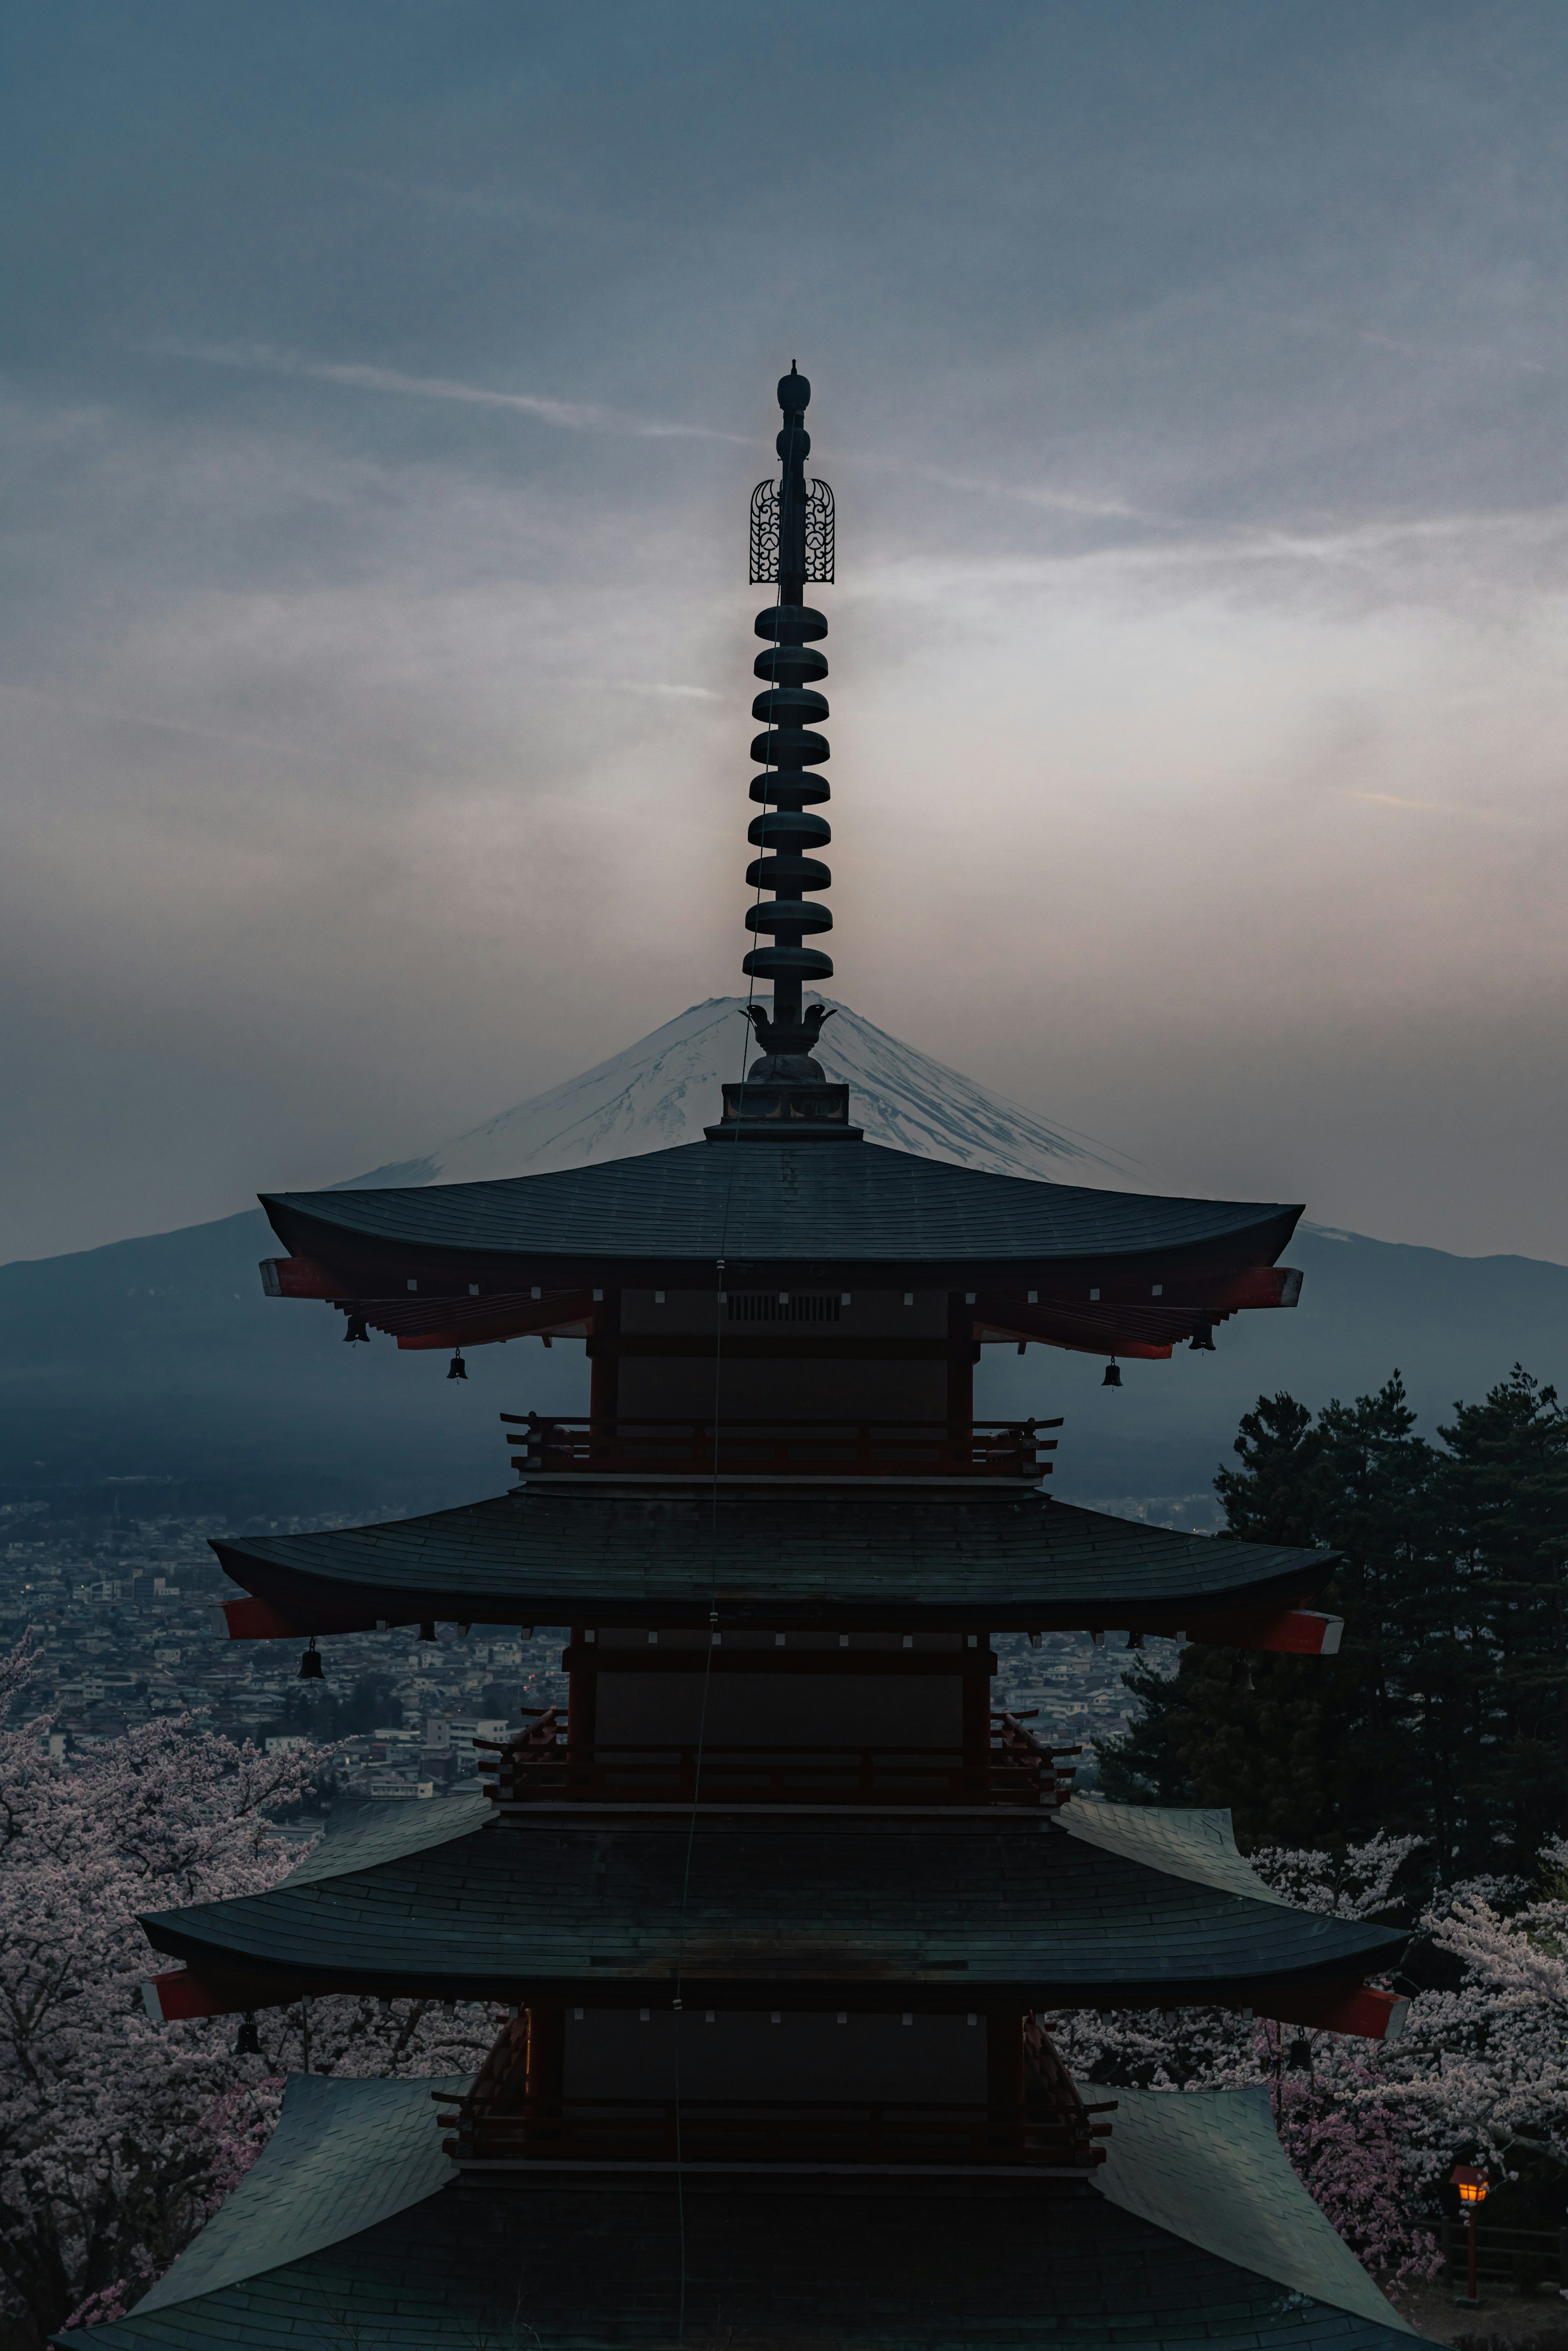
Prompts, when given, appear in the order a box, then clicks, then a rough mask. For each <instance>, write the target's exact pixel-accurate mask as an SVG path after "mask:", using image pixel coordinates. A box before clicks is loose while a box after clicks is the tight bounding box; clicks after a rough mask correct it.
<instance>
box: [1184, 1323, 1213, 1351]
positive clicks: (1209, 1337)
mask: <svg viewBox="0 0 1568 2351" xmlns="http://www.w3.org/2000/svg"><path fill="white" fill-rule="evenodd" d="M1214 1352H1215V1348H1214V1328H1213V1325H1212V1324H1211V1323H1208V1322H1206V1323H1205V1324H1204V1325H1203V1327H1202V1329H1201V1330H1198V1331H1195V1332H1193V1334H1192V1338H1191V1340H1190V1342H1189V1343H1188V1345H1187V1353H1188V1354H1189V1355H1212V1354H1213V1353H1214Z"/></svg>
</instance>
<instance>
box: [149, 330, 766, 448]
mask: <svg viewBox="0 0 1568 2351" xmlns="http://www.w3.org/2000/svg"><path fill="white" fill-rule="evenodd" d="M153 348H154V349H156V350H161V351H162V352H165V353H167V354H168V355H169V356H170V357H171V358H175V359H185V360H197V361H199V362H200V363H201V364H203V365H204V366H207V367H223V368H237V369H240V370H242V371H246V372H248V373H251V374H256V375H279V376H292V377H295V378H297V379H301V380H306V381H314V382H317V383H335V384H340V385H341V386H342V387H343V388H344V390H345V391H349V392H392V393H394V394H396V395H398V396H399V397H401V398H402V399H407V400H450V401H456V402H460V403H461V404H462V405H464V406H465V407H469V408H497V409H504V410H507V411H509V412H510V413H512V414H514V415H518V416H531V417H533V418H535V419H537V421H538V423H541V424H555V425H559V427H560V428H561V430H562V431H563V432H567V433H614V434H623V435H626V436H629V437H630V438H631V439H632V440H646V441H728V442H731V443H734V444H737V445H738V446H741V447H745V446H747V445H748V444H747V442H746V440H745V438H744V436H743V435H742V434H736V433H720V432H717V431H716V430H715V429H714V428H713V427H712V426H710V425H706V424H673V423H664V422H662V421H661V420H659V419H657V418H650V417H642V416H637V415H633V414H632V413H629V412H626V411H623V410H619V409H613V408H603V407H601V406H599V405H598V404H597V403H595V402H591V401H580V400H544V399H541V398H539V397H538V395H537V394H535V393H533V392H497V391H495V390H493V389H492V388H491V387H490V386H489V385H486V384H476V383H455V382H454V381H452V380H451V379H450V378H448V377H444V376H424V375H404V374H402V373H401V372H400V371H398V370H397V369H395V368H382V367H369V366H365V365H363V364H361V363H360V362H358V361H352V360H328V359H309V358H307V357H305V356H303V355H302V354H300V353H299V352H297V351H282V350H269V349H267V346H266V345H265V344H259V343H258V344H254V345H250V346H244V345H238V344H225V343H194V342H167V343H162V344H159V345H156V346H153Z"/></svg>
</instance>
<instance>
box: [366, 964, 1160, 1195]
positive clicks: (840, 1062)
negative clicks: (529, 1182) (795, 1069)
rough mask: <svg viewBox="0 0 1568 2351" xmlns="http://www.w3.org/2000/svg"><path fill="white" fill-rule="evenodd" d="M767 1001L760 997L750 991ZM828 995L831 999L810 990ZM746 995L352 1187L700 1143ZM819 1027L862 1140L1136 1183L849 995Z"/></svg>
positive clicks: (449, 1178)
mask: <svg viewBox="0 0 1568 2351" xmlns="http://www.w3.org/2000/svg"><path fill="white" fill-rule="evenodd" d="M811 1000H813V1001H816V1002H820V1003H824V1004H827V1003H832V998H829V997H821V998H812V999H811ZM758 1001H759V1002H767V1001H768V999H767V998H758ZM744 1002H745V998H742V997H738V996H716V997H710V998H708V1000H707V1002H706V1004H694V1005H693V1006H692V1008H691V1009H690V1010H689V1011H687V1012H683V1013H682V1014H681V1015H680V1016H679V1018H678V1019H674V1020H668V1021H666V1022H665V1024H664V1027H663V1028H662V1029H654V1030H653V1033H652V1035H651V1036H647V1037H644V1038H643V1039H642V1040H641V1041H640V1042H639V1043H637V1044H635V1045H629V1046H628V1047H627V1048H626V1050H625V1051H624V1052H621V1053H616V1054H614V1055H613V1056H612V1058H611V1059H610V1060H609V1061H601V1062H600V1063H599V1064H598V1066H597V1068H595V1069H591V1070H585V1071H583V1073H582V1075H581V1076H580V1077H577V1078H569V1079H568V1080H567V1081H566V1083H565V1084H564V1085H559V1086H552V1087H551V1088H550V1089H549V1092H548V1093H542V1094H535V1095H533V1096H532V1097H531V1098H530V1100H528V1102H518V1103H517V1106H516V1108H515V1109H512V1110H507V1111H502V1112H501V1113H499V1115H498V1116H497V1117H496V1118H491V1119H486V1122H485V1123H484V1125H483V1126H476V1127H471V1128H470V1129H469V1131H468V1133H467V1134H459V1135H456V1136H455V1137H454V1138H453V1140H452V1141H451V1142H450V1143H444V1144H439V1145H438V1146H437V1147H436V1149H435V1150H434V1151H432V1152H429V1153H427V1154H426V1155H425V1156H424V1157H423V1158H421V1159H407V1160H402V1161H400V1162H398V1163H397V1164H396V1165H391V1166H385V1167H377V1168H374V1169H372V1171H371V1173H370V1174H369V1175H360V1176H356V1177H353V1178H352V1179H351V1181H352V1182H353V1183H354V1184H356V1185H359V1186H372V1185H373V1186H386V1185H393V1184H407V1185H417V1184H476V1183H485V1182H489V1181H493V1180H494V1179H496V1178H497V1177H499V1176H506V1175H545V1174H548V1173H549V1171H550V1170H551V1169H552V1168H557V1167H587V1166H591V1165H593V1164H594V1163H595V1162H597V1161H600V1160H604V1159H629V1158H632V1157H634V1156H635V1155H637V1154H639V1153H640V1152H644V1151H666V1150H668V1149H670V1148H671V1147H672V1146H673V1145H674V1144H680V1143H700V1142H701V1141H702V1139H703V1129H704V1127H705V1126H708V1125H711V1124H713V1123H714V1122H715V1121H716V1119H717V1117H718V1114H719V1108H720V1096H719V1088H720V1086H721V1084H723V1083H724V1082H726V1081H731V1082H733V1081H735V1080H736V1079H737V1078H740V1077H743V1076H744V1075H745V1073H746V1069H747V1063H748V1062H749V1061H750V1060H751V1059H752V1058H753V1056H754V1055H755V1053H756V1050H757V1048H756V1046H755V1044H754V1043H753V1042H752V1040H751V1037H750V1032H749V1031H748V1030H747V1029H745V1028H744V1026H743V1025H742V1023H741V1021H740V1020H739V1019H737V1014H738V1013H739V1011H740V1009H741V1007H742V1005H743V1003H744ZM833 1010H834V1012H835V1014H836V1016H837V1017H836V1018H835V1019H833V1020H831V1021H830V1022H829V1023H828V1025H827V1027H826V1028H825V1029H823V1031H822V1041H821V1047H820V1048H819V1051H818V1058H819V1060H820V1061H821V1064H822V1067H823V1069H824V1070H825V1071H826V1072H827V1074H828V1076H829V1077H830V1078H834V1079H837V1080H839V1081H841V1082H843V1081H847V1082H848V1084H849V1085H850V1087H851V1088H852V1092H851V1095H850V1114H851V1117H852V1120H853V1121H854V1123H855V1124H856V1125H857V1126H861V1127H863V1128H864V1130H865V1134H866V1139H867V1141H868V1142H871V1143H883V1144H890V1145H891V1146H892V1147H893V1149H894V1150H896V1151H910V1152H915V1153H917V1154H918V1155H920V1156H922V1157H923V1158H927V1159H945V1160H948V1161H951V1162H954V1163H956V1165H959V1166H963V1167H978V1168H982V1169H985V1170H986V1171H988V1173H991V1174H993V1175H1027V1176H1030V1177H1033V1178H1035V1179H1036V1180H1037V1181H1038V1180H1039V1179H1040V1178H1042V1177H1043V1178H1044V1179H1045V1180H1047V1181H1048V1182H1049V1181H1052V1180H1054V1181H1055V1182H1057V1183H1066V1184H1110V1183H1114V1184H1116V1185H1117V1186H1123V1187H1124V1186H1127V1185H1128V1184H1129V1183H1131V1184H1132V1185H1133V1186H1134V1188H1137V1186H1138V1177H1137V1173H1136V1171H1135V1170H1134V1169H1133V1168H1132V1167H1131V1166H1130V1165H1128V1163H1126V1162H1125V1161H1124V1160H1123V1159H1122V1158H1121V1157H1120V1155H1118V1154H1116V1153H1115V1152H1113V1151H1111V1150H1109V1149H1107V1148H1106V1147H1104V1146H1103V1145H1102V1144H1095V1143H1092V1142H1091V1141H1090V1140H1089V1139H1088V1137H1086V1136H1084V1135H1080V1134H1072V1133H1071V1131H1069V1130H1068V1129H1065V1128H1061V1127H1053V1126H1048V1125H1047V1124H1046V1123H1045V1121H1044V1120H1043V1119H1040V1118H1037V1117H1036V1116H1035V1115H1034V1113H1032V1112H1031V1111H1028V1110H1025V1109H1024V1108H1023V1107H1022V1106H1021V1105H1020V1104H1019V1103H1018V1102H1012V1101H1009V1098H1008V1096H1007V1095H1005V1094H997V1093H992V1092H988V1089H987V1088H985V1087H983V1086H977V1085H976V1084H975V1082H974V1081H973V1080H972V1079H969V1078H966V1077H961V1076H960V1075H959V1073H958V1072H957V1071H956V1070H949V1069H947V1068H946V1067H945V1066H944V1065H943V1063H942V1062H940V1061H932V1060H931V1059H930V1058H929V1056H928V1055H926V1054H925V1053H922V1052H919V1051H918V1050H916V1049H915V1046H913V1045H905V1044H904V1043H902V1042H901V1041H900V1040H899V1039H898V1038H896V1037H890V1036H888V1034H887V1033H886V1031H885V1030H884V1029H877V1028H874V1027H873V1024H872V1023H871V1022H870V1021H869V1020H862V1018H861V1016H860V1014H859V1013H858V1012H854V1011H852V1010H851V1008H850V1007H849V1006H848V1005H847V1004H834V1005H833Z"/></svg>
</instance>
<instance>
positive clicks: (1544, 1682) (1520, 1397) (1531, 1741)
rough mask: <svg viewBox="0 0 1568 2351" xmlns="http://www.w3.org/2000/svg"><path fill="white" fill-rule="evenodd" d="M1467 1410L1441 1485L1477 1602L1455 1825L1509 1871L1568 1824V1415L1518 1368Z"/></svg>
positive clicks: (1448, 1432)
mask: <svg viewBox="0 0 1568 2351" xmlns="http://www.w3.org/2000/svg"><path fill="white" fill-rule="evenodd" d="M1454 1414H1455V1417H1454V1420H1453V1423H1452V1425H1451V1426H1448V1427H1447V1428H1444V1429H1440V1430H1439V1432H1438V1434H1439V1435H1440V1437H1442V1439H1443V1442H1444V1445H1445V1447H1447V1451H1446V1454H1445V1455H1444V1456H1443V1457H1442V1458H1441V1460H1440V1463H1439V1475H1438V1484H1437V1490H1438V1497H1439V1499H1440V1502H1441V1505H1442V1508H1443V1511H1444V1515H1445V1518H1446V1520H1447V1525H1446V1547H1447V1548H1448V1550H1449V1551H1450V1552H1451V1553H1452V1556H1453V1558H1454V1561H1455V1563H1456V1572H1457V1577H1458V1582H1459V1583H1460V1585H1461V1587H1462V1588H1463V1589H1464V1591H1465V1592H1466V1593H1467V1595H1468V1599H1469V1612H1468V1617H1467V1623H1466V1627H1465V1635H1464V1638H1465V1646H1466V1656H1465V1658H1464V1671H1463V1673H1462V1675H1457V1676H1456V1677H1455V1681H1456V1684H1457V1686H1458V1689H1459V1690H1460V1691H1461V1692H1462V1698H1463V1703H1462V1706H1461V1707H1459V1708H1455V1710H1454V1719H1453V1722H1452V1736H1454V1738H1455V1739H1456V1740H1457V1746H1456V1747H1455V1748H1454V1749H1452V1750H1450V1754H1451V1761H1449V1759H1448V1758H1446V1759H1445V1761H1449V1771H1450V1774H1451V1778H1452V1782H1453V1792H1452V1797H1451V1807H1452V1811H1453V1813H1454V1824H1453V1829H1452V1833H1451V1834H1452V1841H1453V1843H1454V1844H1456V1845H1457V1846H1458V1847H1459V1848H1461V1849H1463V1850H1464V1851H1466V1852H1467V1853H1468V1854H1469V1855H1470V1856H1471V1860H1472V1865H1474V1866H1477V1867H1481V1868H1485V1867H1490V1868H1493V1869H1505V1870H1506V1869H1509V1868H1511V1867H1513V1866H1517V1865H1519V1863H1520V1861H1521V1858H1522V1857H1523V1856H1525V1855H1530V1854H1532V1853H1534V1852H1535V1851H1536V1849H1537V1848H1538V1847H1539V1845H1540V1844H1541V1843H1542V1839H1543V1838H1544V1837H1546V1836H1550V1835H1561V1834H1562V1832H1563V1825H1564V1823H1565V1822H1568V1411H1565V1410H1564V1409H1563V1406H1562V1405H1560V1404H1559V1403H1558V1400H1557V1392H1556V1390H1555V1389H1554V1388H1549V1387H1548V1388H1543V1387H1541V1386H1539V1385H1538V1384H1537V1383H1536V1382H1535V1381H1534V1380H1533V1379H1531V1376H1530V1374H1528V1373H1527V1372H1525V1371H1524V1370H1523V1369H1522V1368H1521V1366H1520V1365H1519V1364H1515V1365H1514V1367H1513V1371H1512V1373H1511V1375H1510V1377H1509V1378H1508V1379H1507V1380H1505V1381H1503V1382H1501V1383H1500V1384H1499V1385H1498V1386H1497V1387H1494V1388H1493V1389H1492V1390H1491V1391H1490V1394H1489V1395H1487V1397H1486V1399H1485V1401H1484V1403H1481V1404H1479V1405H1463V1404H1457V1405H1455V1407H1454Z"/></svg>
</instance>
